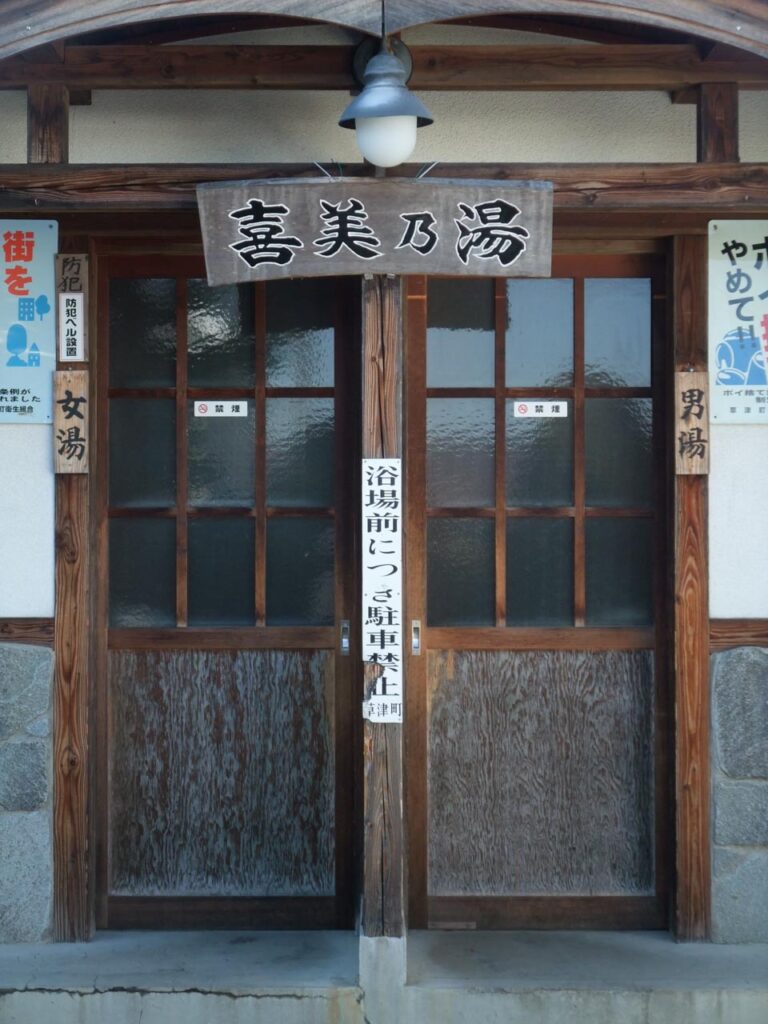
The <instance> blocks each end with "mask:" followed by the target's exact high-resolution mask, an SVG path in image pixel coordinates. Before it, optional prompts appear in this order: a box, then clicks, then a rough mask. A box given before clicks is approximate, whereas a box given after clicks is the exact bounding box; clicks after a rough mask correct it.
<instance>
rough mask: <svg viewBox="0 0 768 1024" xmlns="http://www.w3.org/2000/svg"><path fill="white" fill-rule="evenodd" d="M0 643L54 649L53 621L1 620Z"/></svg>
mask: <svg viewBox="0 0 768 1024" xmlns="http://www.w3.org/2000/svg"><path fill="white" fill-rule="evenodd" d="M0 643H4V644H36V645H38V646H40V647H53V619H0Z"/></svg>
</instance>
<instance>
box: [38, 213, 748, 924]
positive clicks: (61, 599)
mask: <svg viewBox="0 0 768 1024" xmlns="http://www.w3.org/2000/svg"><path fill="white" fill-rule="evenodd" d="M757 212H758V211H751V215H752V216H755V215H757ZM134 216H135V214H131V217H134ZM153 219H154V218H153ZM646 220H647V219H646ZM705 220H706V214H699V215H698V217H697V218H694V219H693V220H692V219H691V218H690V217H685V218H683V219H682V221H681V226H682V225H683V224H684V225H685V227H683V232H685V230H686V228H687V230H688V231H689V232H691V229H692V228H693V233H688V234H685V233H682V234H680V233H679V229H678V232H676V231H675V224H674V219H673V220H672V223H671V224H670V227H669V228H666V229H665V227H664V226H663V224H661V223H660V224H659V225H658V226H657V227H655V230H654V234H655V235H656V236H657V237H667V238H669V239H670V244H671V247H672V250H673V253H674V259H673V260H672V261H671V263H672V267H671V276H672V281H671V288H670V296H671V303H670V305H671V310H672V317H673V332H672V337H673V338H674V350H675V351H674V356H675V365H678V366H680V367H685V366H688V365H691V364H694V365H696V366H697V367H699V366H702V365H704V366H705V365H706V351H705V338H706V332H705V326H706V304H705V302H706V299H705V296H706V278H705V275H706V244H705V240H704V237H703V234H702V232H703V227H702V224H703V223H705ZM694 221H695V223H694ZM94 222H95V223H96V224H98V223H99V217H98V215H97V216H96V217H95V218H94ZM561 223H564V224H565V226H566V233H567V235H568V236H570V237H573V236H574V235H576V234H577V233H578V232H577V228H578V225H577V224H576V223H575V222H574V221H573V220H572V218H570V217H568V218H567V219H565V220H564V221H561ZM580 223H581V225H582V228H581V235H582V237H583V238H589V237H602V238H603V239H606V238H610V237H611V236H612V237H616V236H617V234H618V233H619V232H620V231H621V225H622V223H623V224H624V230H625V231H626V230H627V229H626V223H627V218H626V212H625V211H620V210H618V211H616V213H615V214H614V215H612V216H610V217H607V216H606V215H605V214H603V216H602V217H601V218H600V227H599V229H598V230H597V231H595V230H594V229H592V230H590V229H589V227H588V226H587V227H584V219H583V218H581V219H580ZM587 223H588V222H587ZM102 224H103V221H102ZM613 225H615V226H613ZM617 229H618V230H617ZM102 230H103V228H102ZM89 234H90V218H89V217H88V215H87V214H83V215H79V216H78V218H77V225H76V227H75V226H72V225H69V224H68V225H67V230H66V232H65V235H64V241H63V244H62V251H70V252H75V251H79V252H82V251H84V248H86V247H87V239H88V236H89ZM578 244H579V245H583V244H584V243H583V242H579V243H578ZM607 244H614V243H613V242H612V241H611V242H608V243H607ZM91 296H92V299H91V302H92V309H91V317H92V322H95V321H94V320H93V314H94V312H95V309H94V308H93V303H94V302H95V289H94V288H92V289H91ZM670 348H672V346H671V347H670ZM693 353H695V359H694V358H693V357H692V354H693ZM670 369H671V368H670ZM92 387H93V382H92ZM670 387H671V374H670ZM669 480H670V483H671V484H672V485H673V491H674V493H675V494H676V495H677V497H676V502H675V511H674V515H673V516H672V517H671V523H672V532H673V541H674V558H672V557H671V553H670V559H669V569H670V581H669V586H670V599H671V601H672V605H673V614H674V642H673V643H672V644H671V648H672V649H673V652H674V659H673V660H674V662H675V666H674V674H673V680H674V682H673V687H674V705H675V752H674V754H675V765H676V769H675V794H674V800H675V807H676V839H675V861H676V875H677V883H676V886H675V905H674V908H673V911H674V912H673V922H674V924H673V928H674V930H675V932H676V935H677V937H678V938H680V939H683V940H686V939H688V940H691V939H706V938H708V937H709V930H710V919H711V910H710V899H711V894H710V870H711V869H710V863H709V860H710V857H709V843H710V836H709V786H710V779H709V745H708V743H709V740H708V715H709V696H708V693H709V669H708V653H709V646H708V645H709V622H708V619H707V616H708V606H707V551H706V535H707V508H706V492H707V481H706V478H690V479H686V480H674V479H673V477H672V470H671V469H670V476H669ZM56 492H57V501H56V595H57V596H56V609H55V618H54V630H55V636H56V644H55V686H54V704H55V716H54V718H55V724H54V751H55V754H54V823H53V835H54V851H55V853H54V892H53V899H54V921H55V925H54V937H55V939H56V940H58V941H78V940H79V941H82V940H87V939H88V938H90V937H91V935H92V934H93V931H94V908H93V893H94V888H93V849H94V847H93V841H94V836H93V833H92V822H93V816H92V812H91V808H90V801H91V799H92V790H93V781H92V773H93V761H92V758H91V756H90V750H91V748H90V745H89V734H90V729H91V728H92V689H93V669H92V665H91V657H92V645H93V636H92V634H91V632H90V627H89V623H90V611H89V601H90V595H92V594H93V587H92V586H90V568H89V560H88V555H89V538H90V533H91V527H90V494H89V485H88V482H87V480H85V481H83V482H82V483H80V484H79V485H78V484H72V483H71V482H70V481H69V480H68V479H66V478H58V479H57V482H56ZM360 736H361V730H360V731H358V733H357V735H356V736H355V737H354V742H355V748H356V749H357V750H359V749H360V746H359V742H358V739H359V737H360ZM382 758H383V755H382V754H381V753H376V754H373V753H371V751H370V749H369V752H368V754H367V755H366V759H365V770H366V771H368V769H369V767H370V765H371V763H372V762H376V763H377V764H378V763H379V762H382V763H383V761H382ZM358 842H359V843H360V844H361V845H362V842H363V840H362V837H358ZM388 855H389V856H392V857H394V858H395V859H396V860H397V858H398V857H399V858H400V863H402V864H404V856H405V849H404V845H403V843H402V842H401V844H400V848H399V850H398V849H394V848H390V851H389V854H388ZM396 874H397V873H396ZM400 877H402V876H400ZM367 884H369V879H368V873H366V877H365V878H364V879H363V880H362V887H364V886H365V885H367ZM377 884H378V885H379V889H381V888H382V887H383V888H384V889H387V888H388V887H389V886H390V879H389V877H388V876H386V877H384V878H383V879H380V881H379V882H378V883H377ZM397 886H399V892H400V893H402V891H403V887H402V883H401V882H398V883H397ZM383 898H384V897H383V896H382V899H383ZM401 899H402V897H401ZM395 916H397V915H395ZM364 931H365V933H366V934H369V932H368V931H367V926H366V925H365V923H364Z"/></svg>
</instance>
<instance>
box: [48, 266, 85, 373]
mask: <svg viewBox="0 0 768 1024" xmlns="http://www.w3.org/2000/svg"><path fill="white" fill-rule="evenodd" d="M56 292H57V295H58V310H57V312H58V339H59V362H60V363H76V362H77V363H82V362H85V361H86V360H87V359H88V256H87V254H85V253H59V254H58V255H57V256H56Z"/></svg>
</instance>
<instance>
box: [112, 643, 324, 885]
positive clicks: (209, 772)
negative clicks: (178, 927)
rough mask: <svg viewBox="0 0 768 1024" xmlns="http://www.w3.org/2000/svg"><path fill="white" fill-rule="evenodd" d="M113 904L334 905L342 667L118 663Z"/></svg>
mask: <svg viewBox="0 0 768 1024" xmlns="http://www.w3.org/2000/svg"><path fill="white" fill-rule="evenodd" d="M109 666H110V669H109V675H110V693H111V698H112V721H111V737H112V741H111V751H110V774H111V778H112V805H111V809H110V849H111V853H110V864H111V880H110V893H111V894H115V895H122V896H151V895H158V896H190V895H199V896H215V895H219V896H241V895H242V896H272V897H275V896H332V895H333V893H334V867H335V862H334V857H335V839H334V786H335V783H334V739H333V737H334V696H333V694H334V657H333V655H332V654H330V653H328V652H317V653H300V652H283V651H268V652H252V651H247V652H246V651H233V652H230V653H223V652H222V653H220V652H216V653H211V652H208V651H183V652H181V651H179V652H162V653H161V652H152V651H146V652H112V653H111V655H110V659H109Z"/></svg>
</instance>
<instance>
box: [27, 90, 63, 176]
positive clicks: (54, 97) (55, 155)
mask: <svg viewBox="0 0 768 1024" xmlns="http://www.w3.org/2000/svg"><path fill="white" fill-rule="evenodd" d="M27 160H28V161H29V163H31V164H65V163H67V161H68V160H69V90H68V89H67V88H66V86H63V85H30V86H28V87H27Z"/></svg>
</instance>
